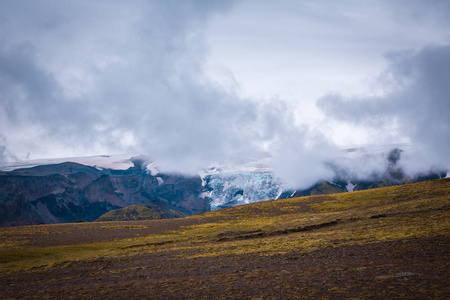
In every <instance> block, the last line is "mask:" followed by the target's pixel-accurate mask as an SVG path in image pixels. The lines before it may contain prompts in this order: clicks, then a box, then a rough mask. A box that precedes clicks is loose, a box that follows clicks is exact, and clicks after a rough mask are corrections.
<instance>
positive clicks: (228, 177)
mask: <svg viewBox="0 0 450 300" xmlns="http://www.w3.org/2000/svg"><path fill="white" fill-rule="evenodd" d="M203 180H204V181H205V188H206V189H207V190H208V191H209V192H210V198H211V202H210V206H211V210H215V209H219V208H223V207H230V206H235V205H240V204H247V203H253V202H258V201H265V200H271V199H277V198H278V197H279V196H280V195H281V193H282V191H283V184H282V183H281V182H280V181H278V180H277V179H276V178H275V177H274V175H273V174H272V173H268V172H261V173H257V172H232V173H228V172H222V173H216V174H209V175H206V176H205V177H204V178H203Z"/></svg>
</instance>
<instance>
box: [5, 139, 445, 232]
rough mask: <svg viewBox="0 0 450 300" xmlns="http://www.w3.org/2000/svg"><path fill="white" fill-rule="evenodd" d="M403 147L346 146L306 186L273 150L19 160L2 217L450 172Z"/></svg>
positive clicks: (371, 184)
mask: <svg viewBox="0 0 450 300" xmlns="http://www.w3.org/2000/svg"><path fill="white" fill-rule="evenodd" d="M405 149H406V148H405ZM404 151H405V150H403V149H400V148H399V147H393V148H392V147H389V148H388V147H385V148H377V149H370V148H357V149H355V148H353V149H347V150H344V151H342V152H341V153H340V154H339V155H336V157H335V158H334V159H332V160H330V161H328V162H327V166H328V167H329V168H330V170H332V171H333V172H334V174H335V176H334V178H333V179H331V180H330V179H328V180H327V181H318V182H317V183H316V184H315V185H313V186H311V187H309V188H307V189H300V190H293V189H289V188H287V186H286V185H285V184H284V183H283V182H282V181H281V180H280V179H278V178H277V177H276V175H275V174H274V173H273V172H272V171H271V170H270V168H269V167H268V165H269V163H268V162H269V160H270V157H269V156H262V157H259V158H258V159H246V160H243V159H232V160H231V159H230V160H228V161H226V162H223V163H220V164H216V165H214V166H210V167H208V168H206V169H204V170H203V171H201V172H200V173H199V174H198V175H197V176H184V175H180V174H169V173H164V172H161V171H160V170H159V168H158V164H157V162H153V161H151V160H150V159H149V158H148V157H145V156H138V157H132V158H131V159H130V158H125V157H123V156H94V157H84V158H71V159H52V160H40V161H27V162H19V163H15V164H10V165H7V166H3V167H1V168H0V169H1V172H0V220H1V221H2V222H1V224H0V225H19V224H37V223H58V222H74V221H77V220H85V221H93V220H95V219H96V218H98V217H99V216H100V215H101V214H103V213H106V212H108V211H110V210H113V209H119V208H123V207H127V206H130V205H135V204H143V205H147V206H148V207H151V208H152V209H154V210H155V211H158V212H159V213H160V214H161V215H164V216H166V217H176V216H182V215H190V214H194V213H199V212H204V211H209V210H215V209H219V208H224V207H230V206H235V205H241V204H246V203H252V202H258V201H265V200H274V199H280V198H290V197H298V196H307V195H317V194H329V193H341V192H351V191H354V190H362V189H370V188H376V187H383V186H389V185H397V184H404V183H407V182H414V181H422V180H429V179H436V178H443V177H445V176H446V175H447V176H448V173H447V171H446V170H438V169H435V170H434V171H430V172H427V173H422V174H416V175H415V176H410V175H408V174H405V172H404V171H403V168H402V163H401V162H402V161H401V159H402V155H403V152H404ZM406 151H407V150H406ZM299 171H300V166H299Z"/></svg>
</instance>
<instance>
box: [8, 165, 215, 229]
mask: <svg viewBox="0 0 450 300" xmlns="http://www.w3.org/2000/svg"><path fill="white" fill-rule="evenodd" d="M134 164H135V165H134V167H132V168H129V169H128V170H110V169H104V170H98V169H96V168H94V167H89V166H85V165H81V164H77V163H73V162H65V163H61V164H53V165H43V166H36V167H33V168H27V169H17V170H14V171H11V172H0V226H14V225H30V224H43V223H65V222H77V221H94V220H96V219H97V218H98V217H99V216H101V215H103V214H104V213H106V212H108V211H111V210H114V209H119V208H123V207H127V206H130V205H135V204H145V205H146V206H148V207H149V208H151V209H156V210H157V211H160V212H161V213H162V214H163V215H167V216H170V217H173V216H177V215H183V216H184V215H191V214H195V213H198V212H203V211H208V210H209V203H208V200H207V199H205V198H200V197H199V195H200V194H201V192H202V188H203V187H202V182H201V180H200V178H198V177H185V176H181V175H171V174H158V175H157V176H152V175H151V174H149V172H148V171H147V170H146V169H145V168H143V167H142V165H141V162H140V161H138V160H136V161H134Z"/></svg>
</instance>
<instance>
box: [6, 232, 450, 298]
mask: <svg viewBox="0 0 450 300" xmlns="http://www.w3.org/2000/svg"><path fill="white" fill-rule="evenodd" d="M449 252H450V240H449V237H448V236H446V235H445V236H435V237H427V238H421V239H418V238H414V239H405V240H397V241H389V242H381V243H373V244H366V245H356V246H355V245H354V246H339V247H333V248H331V247H330V248H325V249H321V250H316V251H313V252H307V253H304V252H301V251H295V249H294V250H293V251H290V252H289V253H288V254H283V255H272V256H262V255H257V254H246V255H231V256H214V257H200V258H180V256H179V255H178V254H179V253H177V252H176V251H171V252H157V253H141V254H138V255H134V256H125V257H117V258H98V259H95V260H86V261H80V262H65V263H62V264H61V265H59V266H55V267H53V268H50V269H42V270H41V269H34V270H31V271H20V272H15V273H10V274H1V275H0V286H1V290H0V298H1V299H450V288H449V287H450V284H449V283H450V278H449V273H450V272H449V270H450V261H449V258H450V256H449V254H450V253H449Z"/></svg>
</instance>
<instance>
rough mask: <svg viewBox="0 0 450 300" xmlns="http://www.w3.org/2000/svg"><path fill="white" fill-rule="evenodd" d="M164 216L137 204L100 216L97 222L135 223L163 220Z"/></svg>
mask: <svg viewBox="0 0 450 300" xmlns="http://www.w3.org/2000/svg"><path fill="white" fill-rule="evenodd" d="M164 218H165V217H164V215H163V214H162V213H161V212H159V211H156V210H154V209H151V208H149V207H147V206H145V205H142V204H137V205H131V206H128V207H124V208H121V209H116V210H112V211H109V212H107V213H105V214H103V215H101V216H100V217H99V218H98V219H97V221H135V220H157V219H164Z"/></svg>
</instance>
